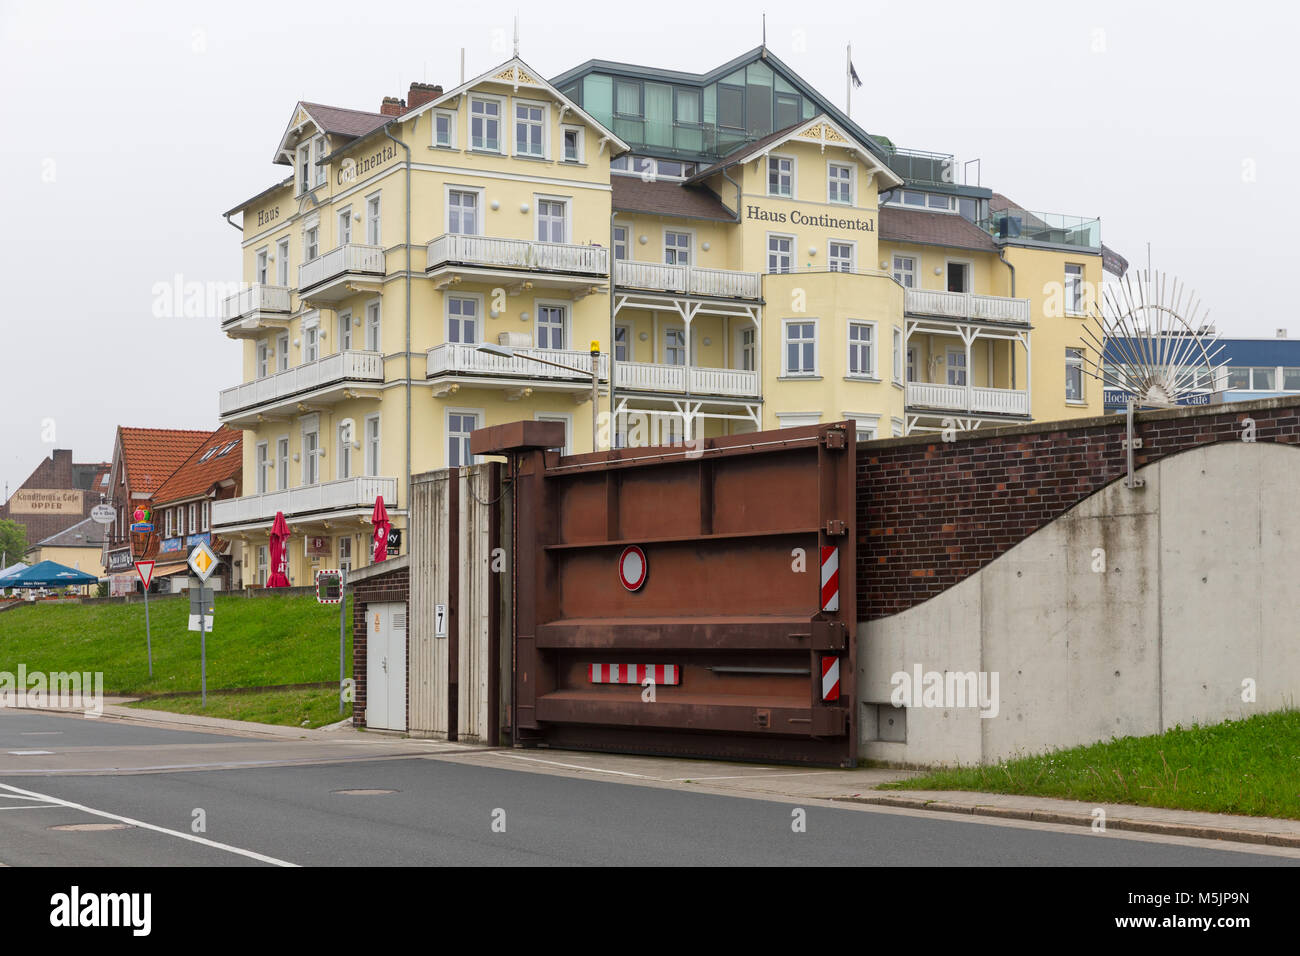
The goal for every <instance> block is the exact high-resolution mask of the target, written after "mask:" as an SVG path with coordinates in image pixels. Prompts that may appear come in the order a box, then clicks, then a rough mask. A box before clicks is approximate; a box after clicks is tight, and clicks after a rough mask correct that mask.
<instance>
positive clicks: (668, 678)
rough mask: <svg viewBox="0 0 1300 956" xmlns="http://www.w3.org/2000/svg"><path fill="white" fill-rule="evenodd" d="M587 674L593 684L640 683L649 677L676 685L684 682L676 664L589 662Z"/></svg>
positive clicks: (655, 680) (655, 681)
mask: <svg viewBox="0 0 1300 956" xmlns="http://www.w3.org/2000/svg"><path fill="white" fill-rule="evenodd" d="M587 676H588V677H589V678H590V679H591V682H592V683H593V684H640V683H641V682H642V681H644V680H645V679H646V678H649V679H650V680H652V681H653V682H654V683H656V684H664V685H667V686H670V687H674V686H676V685H678V684H680V683H681V682H682V674H681V671H680V670H679V669H678V667H677V665H676V664H588V665H587Z"/></svg>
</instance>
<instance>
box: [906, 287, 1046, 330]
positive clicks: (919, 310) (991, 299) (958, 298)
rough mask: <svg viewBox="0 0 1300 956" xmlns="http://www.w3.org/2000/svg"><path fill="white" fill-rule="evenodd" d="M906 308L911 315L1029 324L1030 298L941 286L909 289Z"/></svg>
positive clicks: (907, 290)
mask: <svg viewBox="0 0 1300 956" xmlns="http://www.w3.org/2000/svg"><path fill="white" fill-rule="evenodd" d="M903 308H904V310H905V311H906V312H908V313H909V314H911V315H927V316H928V315H932V316H938V317H940V318H946V319H963V320H973V321H976V322H1003V323H1007V324H1013V325H1028V324H1029V300H1028V299H1009V298H1006V297H1004V296H1000V295H976V294H974V293H973V292H945V291H942V290H940V289H906V290H904V296H903Z"/></svg>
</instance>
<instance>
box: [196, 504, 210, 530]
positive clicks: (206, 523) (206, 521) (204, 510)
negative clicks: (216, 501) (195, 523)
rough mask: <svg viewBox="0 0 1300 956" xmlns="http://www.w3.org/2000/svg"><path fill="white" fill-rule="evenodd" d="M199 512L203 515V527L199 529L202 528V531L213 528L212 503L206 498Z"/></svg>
mask: <svg viewBox="0 0 1300 956" xmlns="http://www.w3.org/2000/svg"><path fill="white" fill-rule="evenodd" d="M199 514H200V515H202V518H203V527H202V528H200V529H199V530H200V531H209V530H211V527H212V523H211V522H212V509H211V506H210V504H209V503H208V502H207V501H206V500H204V501H203V502H202V503H201V504H200V505H199Z"/></svg>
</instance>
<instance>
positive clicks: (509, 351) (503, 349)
mask: <svg viewBox="0 0 1300 956" xmlns="http://www.w3.org/2000/svg"><path fill="white" fill-rule="evenodd" d="M478 350H479V351H480V352H486V353H487V354H488V355H497V356H500V357H501V358H522V359H528V360H529V361H531V362H540V363H541V364H542V365H550V366H552V367H554V368H562V369H564V370H565V371H566V372H573V373H575V374H577V375H586V374H587V370H586V369H581V368H574V367H573V366H572V365H563V364H561V363H560V362H552V361H551V360H550V359H544V358H538V357H537V356H536V355H534V354H533V353H532V352H524V351H521V350H519V349H516V348H512V347H511V346H509V345H492V344H491V343H490V342H483V343H481V344H480V345H479V347H478ZM599 407H600V342H599V341H598V340H596V339H592V340H591V450H592V451H600V444H599V438H598V436H599V434H600V432H599V429H598V428H597V424H596V423H597V420H598V418H599V415H600V413H599Z"/></svg>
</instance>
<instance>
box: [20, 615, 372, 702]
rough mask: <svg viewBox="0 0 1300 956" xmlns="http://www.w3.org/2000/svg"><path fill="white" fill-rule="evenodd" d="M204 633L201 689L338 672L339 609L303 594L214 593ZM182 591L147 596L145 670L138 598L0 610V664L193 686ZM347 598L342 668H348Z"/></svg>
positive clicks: (141, 683)
mask: <svg viewBox="0 0 1300 956" xmlns="http://www.w3.org/2000/svg"><path fill="white" fill-rule="evenodd" d="M216 600H217V603H216V622H215V624H216V626H215V630H214V631H213V633H210V634H209V635H208V638H207V656H208V689H209V690H212V689H214V688H221V687H257V686H264V685H271V684H305V683H311V682H315V681H328V680H338V674H339V609H338V607H337V606H334V605H323V606H322V605H319V604H317V603H316V599H315V598H314V597H312V596H310V595H306V596H294V597H268V598H255V599H253V598H243V597H238V596H235V595H225V594H218V595H217V599H216ZM189 609H190V605H189V599H188V598H184V597H182V598H166V599H162V600H155V601H151V602H150V604H149V622H150V629H151V632H152V635H153V661H154V676H153V678H152V679H150V677H149V668H148V662H147V659H146V655H145V635H144V605H143V604H129V605H127V604H98V605H84V606H83V605H77V604H51V605H41V604H37V605H35V606H30V605H29V606H26V607H20V608H17V609H15V610H12V611H5V612H4V613H3V614H0V671H9V672H11V673H16V672H17V670H18V665H19V664H25V665H26V666H27V669H28V670H29V671H36V670H39V671H72V670H78V671H103V673H104V692H105V693H107V694H162V693H169V692H173V691H188V690H198V689H199V634H198V632H197V631H190V630H188V629H187V624H188V621H189ZM351 611H352V608H351V604H350V603H349V606H348V615H349V620H348V625H349V626H348V635H347V649H346V661H347V673H348V674H349V675H350V674H351V673H352V634H351Z"/></svg>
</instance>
